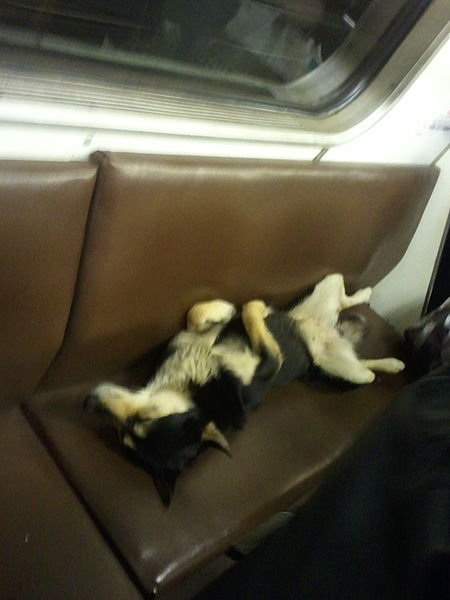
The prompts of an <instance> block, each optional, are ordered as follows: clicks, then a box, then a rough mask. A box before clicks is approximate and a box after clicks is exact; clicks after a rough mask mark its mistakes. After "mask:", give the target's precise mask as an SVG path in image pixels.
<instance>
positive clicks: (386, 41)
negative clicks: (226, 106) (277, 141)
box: [0, 0, 430, 114]
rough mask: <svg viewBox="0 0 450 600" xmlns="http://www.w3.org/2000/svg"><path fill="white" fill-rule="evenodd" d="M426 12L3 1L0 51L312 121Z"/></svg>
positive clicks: (352, 1) (223, 1)
mask: <svg viewBox="0 0 450 600" xmlns="http://www.w3.org/2000/svg"><path fill="white" fill-rule="evenodd" d="M428 4H430V0H389V2H386V1H385V0H133V1H129V2H123V1H122V0H29V1H27V0H6V1H4V2H2V3H1V4H0V44H2V46H3V49H4V48H5V47H7V48H8V49H9V51H11V49H16V50H17V49H20V48H24V47H26V48H27V49H28V50H29V49H30V48H33V49H34V50H38V51H40V52H47V53H53V55H55V54H56V55H59V56H66V57H67V55H69V56H74V55H75V56H78V57H79V58H80V57H82V58H83V59H84V60H86V59H88V60H90V61H91V62H92V61H93V62H94V63H96V64H97V68H98V64H99V61H101V64H103V65H121V66H122V67H123V66H124V65H125V66H127V68H133V69H135V70H139V71H140V72H144V73H146V74H147V75H148V74H151V75H152V76H153V77H154V78H155V77H156V79H154V80H153V81H154V82H155V81H156V82H157V83H158V86H161V87H162V88H163V87H164V86H169V87H171V88H172V89H173V88H174V87H175V88H177V89H184V90H185V91H188V92H192V91H195V92H196V93H198V94H203V95H204V96H205V95H206V96H209V97H214V96H216V97H217V96H219V97H221V98H232V99H234V100H236V99H239V98H241V99H246V100H247V101H248V100H250V101H252V102H256V103H257V102H258V101H259V102H261V103H264V104H266V105H267V104H269V105H271V106H273V105H279V106H282V107H286V106H288V107H292V108H294V109H297V110H298V109H300V110H302V111H306V112H309V113H311V114H314V113H323V112H326V111H330V110H333V109H336V108H338V107H342V106H343V105H344V104H345V103H347V102H349V101H350V100H351V99H353V98H355V96H357V95H358V94H359V92H360V91H361V90H363V89H364V87H365V86H366V85H367V84H368V83H369V82H370V80H371V79H372V78H373V77H374V75H375V74H376V73H377V71H378V70H380V68H381V67H382V66H383V65H384V64H385V62H386V61H387V59H388V58H389V56H390V55H391V54H392V52H393V51H394V50H395V48H396V47H397V45H398V44H399V43H400V42H401V41H402V39H403V38H404V37H405V36H406V34H407V33H408V32H409V30H410V29H411V28H412V27H413V25H414V24H415V22H416V21H417V19H418V18H419V17H420V15H421V14H422V13H423V12H424V11H425V10H426V9H427V6H428ZM12 56H13V54H11V52H9V58H10V59H11V57H12ZM16 56H19V55H16ZM17 60H18V61H19V62H21V61H22V58H20V59H17ZM103 69H106V66H104V68H103ZM106 73H107V72H106V71H105V70H103V75H104V76H105V77H106ZM122 79H123V77H122Z"/></svg>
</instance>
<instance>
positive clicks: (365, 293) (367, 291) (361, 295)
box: [353, 287, 372, 304]
mask: <svg viewBox="0 0 450 600" xmlns="http://www.w3.org/2000/svg"><path fill="white" fill-rule="evenodd" d="M371 296H372V288H371V287H366V288H363V289H362V290H358V291H357V292H356V294H354V295H353V299H354V300H355V302H356V303H357V304H368V303H369V300H370V297H371Z"/></svg>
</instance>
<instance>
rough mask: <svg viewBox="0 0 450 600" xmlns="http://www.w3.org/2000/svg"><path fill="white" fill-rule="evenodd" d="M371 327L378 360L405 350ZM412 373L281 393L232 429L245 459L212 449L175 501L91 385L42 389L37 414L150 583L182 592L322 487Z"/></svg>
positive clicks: (378, 326) (99, 515)
mask: <svg viewBox="0 0 450 600" xmlns="http://www.w3.org/2000/svg"><path fill="white" fill-rule="evenodd" d="M366 312H367V313H368V312H369V311H366ZM370 322H371V323H372V338H371V339H368V340H367V342H366V347H368V348H370V350H371V351H370V355H371V356H374V355H377V356H385V355H386V354H388V353H389V354H392V353H394V354H396V355H397V356H398V355H399V353H400V354H401V352H400V350H399V340H398V338H397V336H396V335H395V334H394V333H393V331H392V330H391V329H390V328H389V327H388V326H387V325H386V324H385V323H384V322H383V321H382V320H381V319H380V318H379V317H377V316H376V315H375V314H374V313H372V314H371V317H370ZM406 380H407V376H406V375H399V376H397V377H389V376H382V377H380V378H379V379H378V381H377V382H376V383H374V384H373V385H371V386H368V387H367V388H357V389H353V390H347V391H344V392H340V393H339V392H337V391H336V388H335V387H334V386H332V385H318V384H315V383H312V382H311V383H304V382H295V383H293V384H292V385H290V386H287V387H284V388H282V389H279V390H276V391H275V392H273V393H272V394H271V395H270V397H269V398H268V399H267V401H266V402H265V403H264V405H263V406H262V407H261V408H260V409H258V410H257V411H255V412H253V413H252V414H251V415H250V417H249V421H248V425H247V427H246V428H245V429H243V430H242V431H236V432H234V433H233V434H231V435H230V436H228V437H229V440H230V443H231V448H232V454H233V458H232V459H231V460H230V459H229V458H228V457H227V456H225V455H224V454H223V453H220V452H217V451H214V450H212V449H209V450H207V451H206V452H205V453H204V454H203V455H201V456H200V457H199V459H198V460H197V461H196V462H195V463H194V464H193V465H192V466H191V468H189V469H188V471H187V472H185V473H184V474H183V475H182V476H181V477H180V478H179V480H178V482H177V485H176V490H175V495H174V499H173V501H172V504H171V505H170V507H169V508H165V507H164V506H163V505H162V503H161V501H160V499H159V497H158V495H157V494H156V493H155V488H154V485H153V482H152V480H151V477H150V476H149V474H147V473H146V472H145V471H143V470H142V469H141V468H140V467H138V466H135V465H133V464H130V462H129V460H128V458H127V456H126V455H125V454H124V453H122V452H121V451H120V449H119V445H118V441H117V434H116V432H115V431H113V430H112V428H110V427H108V426H105V425H104V424H102V423H99V422H98V421H97V420H96V419H95V418H93V417H92V416H90V415H85V414H83V411H82V408H81V401H82V398H83V395H84V393H85V391H87V388H86V386H81V387H80V386H77V387H74V388H72V389H71V390H66V391H55V392H47V393H42V394H40V395H38V396H36V397H35V399H34V400H33V402H32V404H31V406H30V410H31V412H32V415H33V418H34V419H35V420H36V423H37V424H38V426H39V427H40V428H42V429H43V432H44V435H45V437H46V439H47V440H48V441H49V444H50V446H51V448H52V450H53V451H54V453H55V455H56V456H57V460H58V462H59V464H60V465H61V466H62V468H63V470H64V472H65V473H66V474H67V476H68V478H69V479H70V481H72V482H73V485H74V486H75V488H76V489H77V490H78V491H79V493H80V494H81V495H82V496H83V498H84V499H85V500H86V502H87V503H88V505H89V507H90V508H91V510H92V512H93V513H94V514H95V516H96V519H98V520H99V521H100V522H101V525H102V527H103V528H104V529H105V530H106V531H108V533H109V535H110V536H111V538H112V539H113V541H114V544H115V546H116V547H117V548H118V549H119V551H120V554H121V556H122V557H123V559H124V560H125V561H126V562H127V563H128V564H129V566H130V567H131V569H132V570H133V571H134V572H135V573H136V575H137V577H138V578H139V580H140V581H141V582H142V583H143V585H144V586H145V588H146V589H147V590H148V591H149V592H152V591H157V592H158V597H160V595H161V596H162V597H165V595H164V594H165V593H167V594H168V596H167V597H172V596H171V595H170V594H169V592H170V591H171V590H172V588H174V589H175V590H176V589H177V584H178V586H183V585H185V583H183V581H186V580H188V579H189V577H190V576H191V575H192V574H194V573H196V572H197V571H198V570H199V569H201V568H204V567H206V566H207V565H208V564H209V563H210V562H212V561H214V560H215V559H216V558H217V557H220V556H222V555H223V554H224V553H225V552H226V551H227V550H228V549H229V547H230V546H232V545H233V544H234V543H235V542H237V541H238V540H239V539H240V538H241V537H242V536H244V535H245V534H247V533H248V532H249V531H251V530H252V529H253V528H255V527H257V526H258V525H259V524H261V523H263V522H264V521H265V520H267V519H268V518H269V517H270V516H271V515H273V514H274V513H276V512H279V511H282V510H286V509H288V508H289V507H290V506H291V505H293V504H295V503H296V502H298V501H299V500H300V499H301V498H302V497H304V496H305V495H306V494H307V493H309V492H310V491H311V490H313V489H314V487H315V486H316V485H317V484H318V482H319V481H320V478H321V477H322V476H323V471H324V469H325V468H326V467H327V465H329V464H330V463H331V462H332V461H333V459H334V458H335V457H336V456H337V455H338V454H339V453H340V452H341V451H342V450H343V448H345V447H346V446H347V445H348V444H350V443H351V441H352V440H353V439H354V438H355V436H356V435H357V434H358V432H359V431H360V430H361V429H362V428H363V427H364V425H366V424H367V422H368V421H369V420H370V419H372V418H373V417H374V415H376V414H377V412H378V411H379V410H380V409H381V408H382V406H384V405H385V404H386V403H387V402H388V401H389V399H390V398H391V397H392V395H393V394H394V393H395V391H396V390H399V389H400V388H401V387H402V386H403V385H404V384H405V381H406ZM186 597H188V596H186Z"/></svg>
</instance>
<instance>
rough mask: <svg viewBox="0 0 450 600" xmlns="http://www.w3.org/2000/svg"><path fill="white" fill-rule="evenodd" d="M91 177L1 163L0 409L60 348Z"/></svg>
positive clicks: (75, 166) (75, 168)
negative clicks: (0, 324)
mask: <svg viewBox="0 0 450 600" xmlns="http://www.w3.org/2000/svg"><path fill="white" fill-rule="evenodd" d="M95 174H96V168H95V166H93V165H90V164H89V163H50V162H42V163H40V162H35V163H34V162H21V161H1V162H0V282H1V291H0V314H1V322H2V327H1V336H0V404H1V403H8V402H13V401H18V400H20V399H23V398H25V397H26V396H28V395H29V394H30V393H31V392H32V390H33V388H34V387H35V385H36V384H37V382H38V381H39V379H40V378H41V377H42V376H43V374H44V373H45V371H46V369H47V368H48V366H49V365H50V363H51V361H52V359H53V358H54V356H55V354H56V352H57V351H58V349H59V347H60V345H61V341H62V339H63V335H64V330H65V327H66V324H67V318H68V315H69V311H70V306H71V302H72V298H73V293H74V287H75V280H76V275H77V269H78V265H79V260H80V253H81V247H82V242H83V237H84V230H85V224H86V219H87V214H88V209H89V205H90V200H91V197H92V191H93V188H94V181H95Z"/></svg>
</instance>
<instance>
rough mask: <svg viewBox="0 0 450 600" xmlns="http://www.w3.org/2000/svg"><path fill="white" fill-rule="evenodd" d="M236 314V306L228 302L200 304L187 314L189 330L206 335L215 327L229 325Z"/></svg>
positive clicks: (213, 301) (217, 301)
mask: <svg viewBox="0 0 450 600" xmlns="http://www.w3.org/2000/svg"><path fill="white" fill-rule="evenodd" d="M235 313H236V308H235V306H234V304H231V302H227V301H226V300H209V301H207V302H198V303H197V304H194V306H193V307H192V308H191V309H190V311H189V312H188V314H187V329H188V331H194V332H196V333H204V332H205V331H208V329H210V328H211V327H212V326H213V325H216V324H218V323H228V321H230V320H231V319H232V317H233V316H234V315H235Z"/></svg>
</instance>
